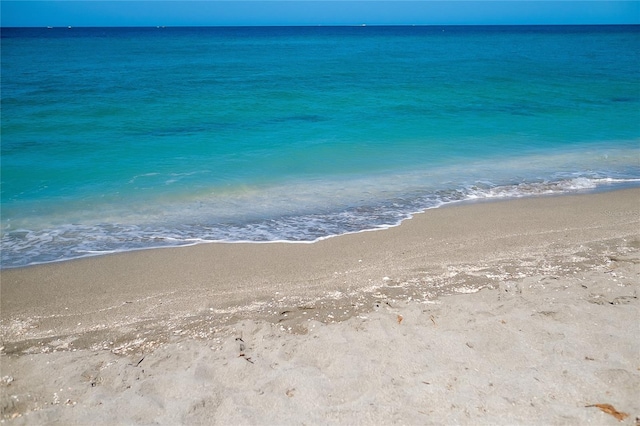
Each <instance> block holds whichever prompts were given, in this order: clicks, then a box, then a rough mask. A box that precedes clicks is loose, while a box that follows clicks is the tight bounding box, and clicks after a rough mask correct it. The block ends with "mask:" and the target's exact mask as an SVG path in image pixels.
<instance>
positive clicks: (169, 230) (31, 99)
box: [1, 26, 640, 268]
mask: <svg viewBox="0 0 640 426" xmlns="http://www.w3.org/2000/svg"><path fill="white" fill-rule="evenodd" d="M639 77H640V28H639V27H638V26H597V27H588V26H586V27H580V26H578V27H370V26H368V27H261V28H72V29H67V28H60V29H57V28H54V29H8V28H3V29H2V145H1V149H2V195H1V197H2V198H1V201H2V218H1V248H2V267H3V268H7V267H16V266H22V265H28V264H33V263H43V262H51V261H57V260H64V259H71V258H75V257H82V256H88V255H96V254H100V253H110V252H114V251H125V250H132V249H141V248H149V247H162V246H174V245H186V244H194V243H198V242H204V241H220V240H221V241H280V240H284V241H314V240H317V239H319V238H325V237H328V236H332V235H339V234H342V233H346V232H356V231H361V230H365V229H376V228H384V227H388V226H393V225H396V224H397V223H399V221H401V220H402V219H405V218H407V217H409V216H410V215H411V214H412V213H415V212H417V211H421V210H424V209H427V208H432V207H437V206H440V205H442V204H444V203H449V202H455V201H460V200H467V199H476V198H491V197H520V196H530V195H538V194H546V193H565V192H567V193H568V192H576V191H585V190H594V189H600V188H615V187H618V186H624V185H639V184H640V79H639Z"/></svg>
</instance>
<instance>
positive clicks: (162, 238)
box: [0, 176, 640, 268]
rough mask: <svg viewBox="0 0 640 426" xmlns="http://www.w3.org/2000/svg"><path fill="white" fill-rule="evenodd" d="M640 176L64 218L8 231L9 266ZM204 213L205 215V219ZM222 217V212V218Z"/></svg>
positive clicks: (287, 232)
mask: <svg viewBox="0 0 640 426" xmlns="http://www.w3.org/2000/svg"><path fill="white" fill-rule="evenodd" d="M639 185H640V178H612V177H585V176H578V177H563V178H560V179H557V180H553V181H545V180H540V181H538V182H518V183H514V184H494V183H492V182H489V181H477V182H474V183H473V184H469V185H461V186H456V187H452V188H448V189H440V190H435V191H428V190H422V191H412V192H410V193H407V194H403V195H399V196H398V195H396V196H393V197H391V198H388V199H383V200H379V201H377V202H374V203H370V204H362V205H356V206H351V207H343V208H339V209H335V210H331V209H328V208H327V209H323V210H322V211H316V212H307V213H303V212H294V213H290V214H279V215H273V214H272V215H269V216H268V217H263V218H259V217H257V218H256V217H253V218H251V217H250V216H249V217H246V218H244V219H235V220H229V219H228V218H227V219H224V220H217V219H216V218H215V217H211V218H209V220H208V221H206V220H197V221H196V220H191V221H170V222H168V223H167V222H165V223H159V222H156V223H146V224H123V223H101V224H63V225H59V226H55V227H48V228H44V229H39V230H36V229H15V230H5V231H4V232H3V234H2V237H1V243H0V244H1V247H2V254H1V262H2V268H15V267H22V266H28V265H34V264H42V263H50V262H57V261H64V260H70V259H76V258H81V257H89V256H97V255H104V254H111V253H117V252H126V251H132V250H142V249H151V248H162V247H178V246H187V245H194V244H199V243H211V242H245V243H247V242H249V243H267V242H291V243H312V242H315V241H318V240H322V239H326V238H330V237H334V236H338V235H343V234H348V233H355V232H363V231H371V230H378V229H387V228H389V227H393V226H397V225H399V224H400V223H401V222H402V221H403V220H405V219H408V218H410V217H411V216H412V215H413V214H415V213H419V212H422V211H425V210H428V209H432V208H438V207H440V206H443V205H446V204H451V203H459V202H468V201H477V200H490V199H510V198H522V197H533V196H541V195H551V194H569V193H581V192H589V191H597V190H603V189H604V190H606V189H617V188H622V187H627V186H639ZM200 219H202V218H200ZM218 219H219V218H218Z"/></svg>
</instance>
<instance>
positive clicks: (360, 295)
mask: <svg viewBox="0 0 640 426" xmlns="http://www.w3.org/2000/svg"><path fill="white" fill-rule="evenodd" d="M639 196H640V191H639V190H630V191H617V192H614V193H605V194H595V195H588V196H582V197H558V198H542V199H537V200H519V201H510V202H507V203H492V204H479V205H471V206H459V207H454V208H449V209H440V210H434V211H432V212H427V213H426V214H425V215H422V216H421V217H420V218H416V219H414V220H413V221H409V222H407V224H405V225H403V226H401V227H399V228H396V229H394V230H389V231H381V232H375V233H364V234H359V235H358V236H347V237H340V238H334V239H331V240H328V241H327V242H330V243H329V245H328V246H326V247H321V248H320V249H321V250H320V249H318V248H314V249H312V250H320V252H321V253H320V252H319V253H320V254H317V255H315V256H314V257H313V259H310V260H309V262H308V263H300V262H299V259H298V258H297V257H296V256H299V255H300V247H306V248H305V249H303V251H304V250H308V248H309V247H313V246H314V245H311V246H294V245H284V246H286V247H285V248H284V249H282V248H281V245H272V246H270V245H261V246H262V247H264V248H260V250H266V253H268V254H265V255H264V256H267V257H261V258H260V260H259V261H258V262H254V266H253V268H256V269H260V273H261V274H262V275H261V277H262V278H261V280H263V281H262V285H263V286H264V287H265V288H266V289H265V290H264V292H263V291H262V290H259V291H256V295H255V298H254V300H250V298H249V299H246V300H245V299H238V298H237V297H236V296H235V295H233V294H231V293H233V292H229V291H227V290H224V291H222V290H220V291H218V292H217V293H216V291H214V290H211V291H212V292H213V293H211V292H209V293H207V292H200V293H198V294H195V295H194V296H193V297H192V298H188V297H187V296H185V294H187V293H186V292H185V293H184V294H183V293H181V292H180V291H179V286H177V289H178V290H176V291H175V292H173V293H171V292H168V291H167V288H165V287H163V285H162V284H158V287H157V288H156V287H153V286H152V285H150V284H148V282H149V281H151V282H152V283H153V282H155V283H162V278H161V277H160V276H159V275H158V274H157V273H154V272H153V271H157V270H158V269H160V267H159V266H158V264H154V263H153V262H154V261H158V262H163V263H166V259H164V258H163V257H162V256H166V255H167V253H169V252H170V251H168V250H158V251H149V252H146V253H145V254H144V255H143V258H144V259H146V260H147V262H150V263H146V264H145V265H146V268H141V269H140V270H143V271H145V273H144V274H143V275H140V273H138V272H136V271H135V270H133V271H132V267H131V266H130V264H129V263H127V262H130V261H131V260H132V259H133V258H135V257H136V256H140V254H138V255H134V254H129V255H124V256H119V257H118V256H116V257H104V258H95V259H88V260H86V261H80V262H67V263H63V264H58V265H55V266H52V265H47V266H46V267H39V268H26V269H22V270H12V271H3V272H2V279H3V282H2V287H3V288H2V291H3V294H2V336H3V344H4V347H3V352H2V354H1V355H0V356H1V361H2V364H1V367H2V371H1V376H2V383H1V384H0V389H1V390H2V395H1V399H0V402H1V404H2V405H1V408H2V413H1V414H2V420H1V421H2V422H4V423H7V424H65V425H66V424H109V425H110V424H169V425H173V424H221V425H227V424H371V425H374V424H375V425H377V424H505V425H506V424H536V425H537V424H575V425H584V424H596V425H607V424H610V425H617V424H627V425H634V424H638V422H639V421H640V420H638V416H640V337H639V336H640V302H639V300H638V296H639V291H640V250H639V249H640V197H639ZM523 212H526V218H525V217H524V216H523ZM429 219H430V220H429ZM412 222H413V224H412V225H409V224H410V223H412ZM434 223H435V224H436V225H437V226H435V227H434V228H430V227H429V226H428V224H431V225H430V226H434ZM453 224H455V226H453ZM407 225H409V226H407ZM480 225H481V226H480ZM447 226H449V227H451V228H456V229H459V233H458V234H456V233H455V232H453V233H452V232H451V229H445V228H446V227H447ZM437 229H440V230H441V231H442V234H439V233H438V232H437V231H436V230H437ZM470 230H472V231H470ZM428 239H435V240H437V241H435V242H432V244H433V245H431V246H429V247H428V249H429V250H430V252H429V253H424V252H423V251H424V250H425V246H424V245H422V243H420V241H426V240H428ZM363 241H364V242H366V244H364V245H363V244H362V242H363ZM220 246H222V248H220ZM252 247H255V246H241V247H239V248H238V246H237V245H212V246H202V247H200V248H195V247H194V248H190V249H179V250H175V251H173V252H174V253H176V256H177V257H176V258H175V262H174V266H175V268H177V269H178V270H181V273H182V274H184V275H185V277H188V276H189V275H190V274H197V273H198V272H189V271H188V270H187V269H185V262H187V260H185V259H184V258H182V257H180V256H181V255H182V254H183V253H189V254H188V255H187V257H188V258H189V259H193V256H194V253H196V252H198V251H199V250H203V252H207V251H209V252H210V253H211V251H212V250H213V251H215V250H223V251H229V250H237V249H239V250H240V251H241V252H242V253H244V254H243V256H247V257H245V261H246V260H247V259H250V258H251V257H250V256H249V255H250V254H251V253H250V252H249V254H247V252H246V251H245V250H249V251H250V250H253V248H252ZM354 247H360V248H362V250H359V251H358V252H357V253H354V254H352V255H351V256H353V258H348V257H349V256H350V255H348V254H344V255H343V254H341V253H349V252H354V251H356V249H355V248H354ZM363 247H364V248H363ZM194 250H195V251H194ZM420 253H422V254H420ZM271 255H273V256H276V258H277V259H279V260H278V261H276V260H274V259H272V258H269V257H268V256H271ZM147 256H148V257H147ZM323 256H326V258H323ZM406 258H409V260H406ZM138 259H139V258H138ZM154 259H155V260H154ZM323 259H324V260H323ZM374 259H378V261H373V260H374ZM447 259H450V260H447ZM331 261H333V263H331ZM248 262H251V261H250V260H249V261H248ZM351 262H353V265H352V266H350V267H348V268H345V264H351ZM255 263H259V264H260V265H259V266H256V265H255ZM363 264H364V265H363ZM105 265H108V268H112V267H114V266H113V265H118V266H119V267H120V268H124V269H126V270H127V271H128V274H129V275H128V276H129V278H128V279H130V280H135V281H136V282H140V283H142V284H140V285H141V286H142V287H144V290H140V293H135V292H134V294H131V293H126V292H123V293H121V294H119V295H117V294H116V295H113V294H111V295H108V296H105V297H107V298H111V299H113V300H111V299H110V301H111V303H113V305H112V306H115V307H117V309H116V308H114V309H108V310H101V309H99V305H96V304H99V303H102V301H100V300H98V301H97V302H96V301H95V299H96V297H93V296H92V295H87V293H86V292H84V293H83V292H81V291H80V289H79V288H75V290H76V292H75V293H73V292H70V291H69V292H67V293H65V294H66V295H67V296H66V298H61V299H60V300H59V301H51V299H54V297H53V296H51V295H49V296H48V297H47V294H44V295H41V294H34V293H31V294H29V292H28V291H27V290H26V289H31V288H33V287H30V285H29V283H31V285H33V286H36V284H37V282H38V279H41V277H43V276H47V277H52V278H50V281H49V282H51V283H53V284H55V285H56V286H57V287H55V288H54V289H53V290H51V291H52V292H53V291H55V292H57V293H58V294H60V292H64V291H65V290H64V289H65V285H66V286H74V285H82V281H81V280H79V281H78V283H77V284H76V282H75V281H74V278H73V277H76V278H77V277H78V270H84V271H85V274H84V275H83V276H84V277H85V279H86V277H87V276H89V277H91V276H92V275H91V272H89V271H98V272H95V274H97V275H96V276H101V277H102V282H104V283H109V282H110V281H111V280H113V277H109V276H104V269H105V268H107V266H105ZM282 265H288V266H286V267H283V266H282ZM292 265H293V266H292ZM319 265H320V266H319ZM82 268H84V269H82ZM323 268H325V269H323ZM326 268H328V269H326ZM205 269H206V268H205ZM249 269H250V270H252V273H257V271H256V270H254V269H251V267H249ZM328 270H333V272H332V273H331V274H329V273H327V271H328ZM217 271H219V270H217ZM200 272H202V271H200ZM205 272H206V271H205ZM205 272H202V273H203V274H204V275H207V274H206V273H205ZM209 272H210V271H209ZM65 274H68V275H65ZM136 274H138V275H136ZM225 274H228V275H225ZM244 274H245V273H241V272H238V273H237V275H234V273H233V272H228V271H227V272H225V270H223V271H222V272H221V273H219V274H218V275H217V276H218V277H224V278H219V279H221V280H222V281H224V280H229V282H230V284H229V285H230V286H232V285H233V283H234V282H237V281H235V279H237V278H238V276H242V277H244ZM165 276H166V274H165ZM304 276H308V277H309V278H308V281H307V282H306V283H307V284H308V283H309V282H311V283H316V282H317V281H321V283H318V285H317V288H315V289H314V290H312V291H303V290H299V289H300V288H302V287H304V286H303V284H304V283H301V282H298V286H296V285H294V284H291V283H295V282H297V281H296V279H299V277H304ZM322 276H325V277H327V278H325V279H324V280H323V279H322V278H321V277H322ZM264 277H267V278H264ZM185 279H187V280H188V279H189V278H185ZM114 281H115V280H114ZM327 282H329V283H330V285H327ZM24 283H26V284H24ZM119 283H120V281H119V280H118V282H117V283H116V282H114V283H113V286H112V288H116V289H118V288H119V287H118V285H120V284H119ZM279 283H280V284H279ZM21 284H22V287H21V288H16V287H17V286H18V285H21ZM12 286H13V288H11V287H12ZM202 286H205V284H202ZM269 286H271V287H270V289H269V288H268V287H269ZM312 287H313V286H312ZM222 288H225V287H224V285H222ZM479 289H480V290H479ZM43 292H45V293H46V291H45V290H43ZM269 292H270V294H271V296H265V294H267V295H268V294H269ZM111 293H113V291H112V292H111ZM69 294H75V295H76V296H68V295H69ZM144 294H147V298H148V300H155V302H154V304H149V303H146V302H144V300H146V299H144V298H143V297H142V296H143V295H144ZM212 294H216V295H217V297H218V298H219V299H216V300H214V299H213V298H212ZM227 294H229V295H228V298H227V299H225V296H224V295H227ZM160 295H162V297H161V296H160ZM40 297H42V298H43V300H46V301H42V302H40V301H41V299H39V298H40ZM74 297H75V298H74ZM100 297H101V296H100ZM100 297H97V299H100ZM118 297H120V299H118ZM143 299H144V300H143ZM159 299H161V300H162V301H164V303H163V305H164V304H166V305H169V306H170V308H171V309H173V310H174V312H175V314H173V315H169V314H167V310H170V309H169V308H165V309H163V308H162V306H160V305H159V304H158V303H157V300H159ZM176 299H177V300H176ZM199 299H200V300H199ZM140 300H142V302H140V303H138V301H140ZM198 300H199V302H196V301H198ZM185 301H188V303H186V302H185ZM143 302H144V303H143ZM47 303H48V304H47ZM119 303H120V304H119ZM189 304H190V306H191V310H189V307H188V306H189ZM83 306H86V308H83ZM154 307H155V308H157V309H155V310H154V309H152V308H154ZM65 308H66V309H65ZM127 309H130V311H126V310H127ZM30 312H31V313H30ZM97 325H102V326H97ZM593 404H611V405H612V406H613V407H614V408H615V409H616V410H618V411H619V412H623V413H625V414H628V416H627V417H625V418H624V419H623V421H622V422H620V421H618V420H617V419H616V418H615V417H614V416H613V415H611V414H609V413H605V412H603V411H602V410H600V409H599V408H597V407H588V406H589V405H593Z"/></svg>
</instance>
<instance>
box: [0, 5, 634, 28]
mask: <svg viewBox="0 0 640 426" xmlns="http://www.w3.org/2000/svg"><path fill="white" fill-rule="evenodd" d="M0 23H1V25H2V26H3V27H46V26H65V27H66V26H76V27H90V26H158V25H165V26H234V25H361V24H363V23H366V24H368V25H405V24H416V25H520V24H640V0H626V1H618V0H588V1H582V0H564V1H556V0H528V1H522V0H465V1H460V0H435V1H434V0H430V1H424V0H414V1H385V0H367V1H365V0H361V1H347V0H325V1H314V0H291V1H269V0H257V1H256V0H253V1H247V0H228V1H210V0H195V1H194V0H187V1H175V0H136V1H128V0H109V1H101V0H82V1H73V0H19V1H10V0H9V1H7V0H2V1H1V2H0Z"/></svg>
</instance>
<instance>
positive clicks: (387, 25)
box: [0, 22, 640, 29]
mask: <svg viewBox="0 0 640 426" xmlns="http://www.w3.org/2000/svg"><path fill="white" fill-rule="evenodd" d="M543 26H544V27H562V26H565V27H568V26H571V27H587V26H640V23H632V22H629V23H619V22H618V23H582V24H576V23H547V24H544V23H537V24H531V23H529V24H369V23H360V24H289V25H282V24H273V25H270V24H258V25H251V24H229V25H77V26H76V25H44V26H43V25H38V26H4V25H1V24H0V28H25V29H37V28H40V29H74V28H159V29H164V28H291V27H309V28H315V27H364V28H366V27H543Z"/></svg>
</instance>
